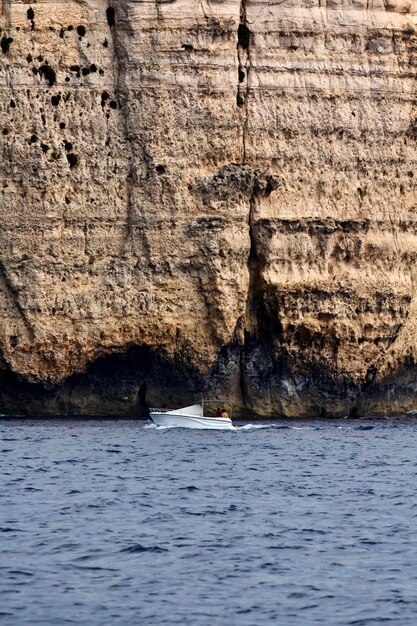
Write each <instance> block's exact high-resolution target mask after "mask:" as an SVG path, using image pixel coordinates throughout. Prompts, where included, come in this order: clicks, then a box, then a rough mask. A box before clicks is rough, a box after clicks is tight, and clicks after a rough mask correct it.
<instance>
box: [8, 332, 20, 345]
mask: <svg viewBox="0 0 417 626" xmlns="http://www.w3.org/2000/svg"><path fill="white" fill-rule="evenodd" d="M9 343H10V347H11V348H16V346H17V344H18V343H19V337H18V336H17V335H12V336H11V337H10V339H9Z"/></svg>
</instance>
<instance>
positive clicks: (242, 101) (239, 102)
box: [236, 93, 245, 108]
mask: <svg viewBox="0 0 417 626" xmlns="http://www.w3.org/2000/svg"><path fill="white" fill-rule="evenodd" d="M236 104H237V106H238V107H239V108H242V107H243V106H244V104H245V98H244V97H243V96H242V95H241V94H240V93H238V94H237V96H236Z"/></svg>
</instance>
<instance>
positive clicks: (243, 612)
mask: <svg viewBox="0 0 417 626" xmlns="http://www.w3.org/2000/svg"><path fill="white" fill-rule="evenodd" d="M0 434H1V445H0V450H1V454H0V459H1V473H0V475H1V483H2V484H1V489H0V540H1V543H0V621H1V623H2V624H6V625H7V626H20V625H23V624H25V625H30V626H35V625H42V626H60V625H61V624H62V625H64V624H74V625H83V626H84V625H88V626H103V625H104V624H106V625H111V626H113V625H126V626H137V625H158V626H160V625H162V624H181V625H184V624H190V625H192V626H199V625H204V626H205V625H210V626H216V625H224V626H226V625H227V626H231V625H234V624H236V625H239V626H259V625H261V626H269V625H271V626H272V625H274V626H275V625H278V624H279V625H282V626H300V625H303V626H304V625H306V626H315V625H317V626H318V625H320V626H323V625H329V626H337V625H343V626H346V625H352V626H367V625H377V626H380V625H385V624H393V625H396V626H406V625H413V626H415V624H416V623H417V498H416V491H417V422H416V420H412V419H409V420H407V419H403V420H366V421H348V420H344V421H311V422H284V421H275V422H268V423H264V424H258V425H251V424H241V425H239V426H238V428H237V429H236V430H235V431H231V432H227V431H224V432H221V431H219V432H215V431H197V430H182V429H165V430H160V429H157V428H156V427H154V426H153V425H151V424H147V423H142V422H136V421H127V420H124V421H121V420H120V421H117V420H67V419H65V420H62V419H61V420H48V421H36V420H13V421H12V420H1V421H0Z"/></svg>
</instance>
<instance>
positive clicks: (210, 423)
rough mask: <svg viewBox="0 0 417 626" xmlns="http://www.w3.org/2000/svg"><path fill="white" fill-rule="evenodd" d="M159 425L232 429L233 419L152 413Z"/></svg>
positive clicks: (152, 418) (154, 420)
mask: <svg viewBox="0 0 417 626" xmlns="http://www.w3.org/2000/svg"><path fill="white" fill-rule="evenodd" d="M150 417H151V420H152V421H153V422H154V423H155V424H156V425H157V426H175V427H177V428H199V429H209V430H232V429H233V424H232V421H231V420H230V419H228V418H223V417H197V416H194V415H175V414H173V413H156V412H155V413H154V412H151V414H150Z"/></svg>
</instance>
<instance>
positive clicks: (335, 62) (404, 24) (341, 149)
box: [0, 0, 417, 416]
mask: <svg viewBox="0 0 417 626" xmlns="http://www.w3.org/2000/svg"><path fill="white" fill-rule="evenodd" d="M416 10H417V3H416V2H415V1H414V0H413V1H408V0H388V1H386V2H379V1H377V0H376V1H375V2H372V3H369V2H361V1H360V0H358V1H355V2H352V1H347V2H341V1H340V0H328V1H327V2H322V0H319V1H318V2H316V1H315V0H313V1H312V2H303V1H302V0H286V1H282V0H280V1H276V0H269V1H266V0H264V1H261V0H242V1H238V0H223V1H218V0H217V1H215V0H211V1H208V0H202V1H201V2H189V1H187V0H171V1H166V0H165V1H163V0H148V1H145V0H143V1H141V0H136V1H133V0H130V1H129V0H118V1H117V2H115V1H113V2H111V1H109V2H105V1H104V0H88V1H83V2H81V1H76V0H72V1H71V0H68V1H60V2H58V1H49V0H48V1H47V0H43V1H38V2H32V3H29V2H23V1H22V2H18V1H14V2H13V1H6V0H3V1H2V2H1V4H0V29H1V31H0V112H1V118H0V139H1V141H0V149H1V151H2V155H1V157H2V158H1V161H0V186H1V189H2V193H1V196H0V312H1V325H0V354H1V358H0V410H3V411H5V412H11V413H19V412H23V413H24V412H28V413H30V412H35V413H49V412H69V411H71V412H82V413H94V414H106V413H112V412H115V413H118V414H126V415H132V414H136V413H137V412H144V411H145V409H146V405H147V404H149V403H151V404H154V403H156V404H161V403H180V402H182V401H185V402H187V401H188V400H191V399H193V398H195V397H198V396H199V395H200V394H202V393H206V394H208V395H217V394H224V395H227V396H232V397H233V398H234V399H235V401H236V403H237V407H238V411H240V412H241V413H242V414H244V413H245V414H251V413H254V414H255V413H256V414H259V415H271V414H282V415H287V416H305V415H312V414H314V415H345V414H351V415H358V414H359V415H360V414H363V413H365V412H369V411H376V412H379V413H384V412H385V413H386V412H397V411H405V410H411V409H413V408H417V387H416V390H415V388H414V387H415V383H414V380H415V376H414V372H415V369H414V368H415V361H416V359H417V356H416V341H415V328H416V320H417V317H416V313H417V310H416V288H415V266H416V255H417V236H416V233H417V221H416V217H415V215H416V188H415V179H416V176H417V171H416V167H415V165H416V149H415V148H416V140H417V110H416V69H417V54H416V50H417V29H416V23H417V19H416Z"/></svg>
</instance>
